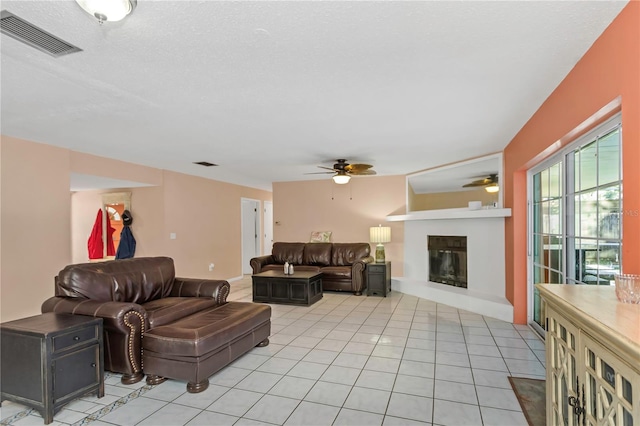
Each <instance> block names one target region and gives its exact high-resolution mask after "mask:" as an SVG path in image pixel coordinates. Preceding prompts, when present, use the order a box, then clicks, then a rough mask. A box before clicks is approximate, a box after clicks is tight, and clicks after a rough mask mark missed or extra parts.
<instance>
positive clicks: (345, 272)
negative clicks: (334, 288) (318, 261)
mask: <svg viewBox="0 0 640 426" xmlns="http://www.w3.org/2000/svg"><path fill="white" fill-rule="evenodd" d="M320 272H322V278H323V279H324V278H326V279H345V280H350V279H351V266H325V267H323V268H320Z"/></svg>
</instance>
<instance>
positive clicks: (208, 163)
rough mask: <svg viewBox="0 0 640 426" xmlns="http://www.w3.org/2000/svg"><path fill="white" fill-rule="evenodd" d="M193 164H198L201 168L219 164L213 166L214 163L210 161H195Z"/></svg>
mask: <svg viewBox="0 0 640 426" xmlns="http://www.w3.org/2000/svg"><path fill="white" fill-rule="evenodd" d="M193 164H197V165H199V166H205V167H213V166H217V164H213V163H210V162H208V161H195V162H194V163H193Z"/></svg>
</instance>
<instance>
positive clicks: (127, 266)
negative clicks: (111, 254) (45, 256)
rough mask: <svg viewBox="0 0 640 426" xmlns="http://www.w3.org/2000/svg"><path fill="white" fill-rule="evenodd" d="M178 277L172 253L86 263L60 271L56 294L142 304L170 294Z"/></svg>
mask: <svg viewBox="0 0 640 426" xmlns="http://www.w3.org/2000/svg"><path fill="white" fill-rule="evenodd" d="M174 278H175V269H174V266H173V259H171V258H170V257H139V258H133V259H122V260H110V261H107V262H96V263H82V264H78V265H69V266H67V267H65V268H64V269H63V270H62V271H60V273H59V274H58V277H57V279H56V296H65V297H77V298H82V299H91V300H94V301H98V302H129V303H139V304H142V303H146V302H150V301H152V300H156V299H160V298H162V297H167V296H169V294H170V293H171V288H172V286H173V280H174Z"/></svg>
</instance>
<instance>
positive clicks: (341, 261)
mask: <svg viewBox="0 0 640 426" xmlns="http://www.w3.org/2000/svg"><path fill="white" fill-rule="evenodd" d="M370 253H371V247H370V246H369V244H368V243H285V242H278V243H274V244H273V248H272V249H271V254H270V255H268V256H260V257H254V258H253V259H251V261H250V262H251V268H252V269H253V274H254V275H255V274H259V273H260V272H265V271H282V270H283V268H284V263H285V262H289V263H293V266H294V270H296V271H317V272H322V289H323V290H334V291H350V292H353V293H354V294H355V295H356V296H360V295H361V294H362V292H363V291H364V290H365V289H366V280H365V276H364V271H365V268H366V265H367V263H371V262H373V257H371V255H370Z"/></svg>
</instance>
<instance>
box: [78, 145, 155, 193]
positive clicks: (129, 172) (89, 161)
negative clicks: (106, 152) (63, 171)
mask: <svg viewBox="0 0 640 426" xmlns="http://www.w3.org/2000/svg"><path fill="white" fill-rule="evenodd" d="M69 153H70V156H71V171H72V172H75V173H83V174H86V175H93V176H103V177H111V178H115V179H122V180H129V181H133V182H141V183H147V184H149V185H162V170H161V169H155V168H153V167H147V166H141V165H139V164H134V163H128V162H126V161H120V160H113V159H110V158H105V157H98V156H96V155H91V154H85V153H82V152H76V151H69ZM112 192H115V191H112Z"/></svg>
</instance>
